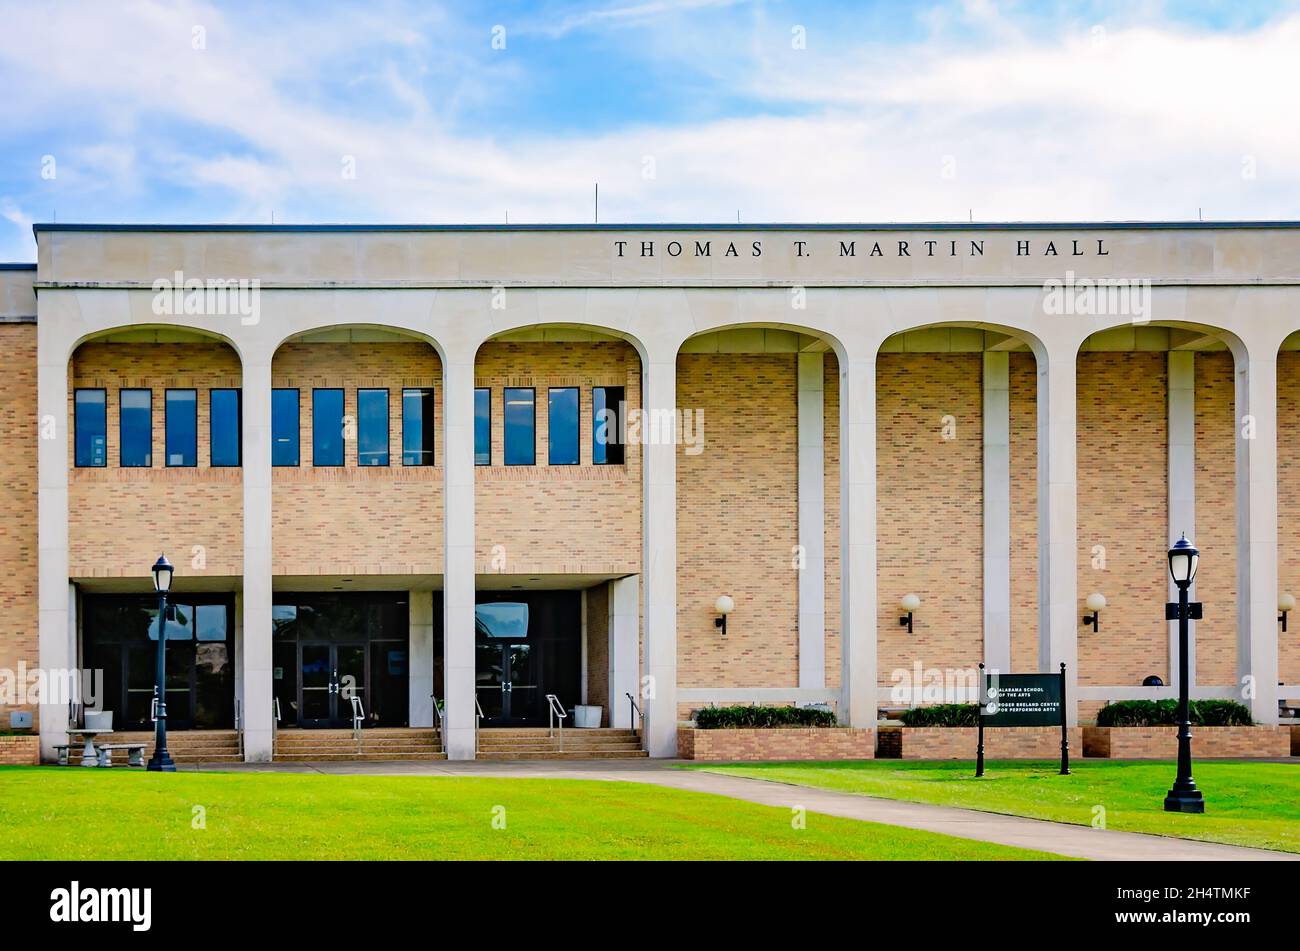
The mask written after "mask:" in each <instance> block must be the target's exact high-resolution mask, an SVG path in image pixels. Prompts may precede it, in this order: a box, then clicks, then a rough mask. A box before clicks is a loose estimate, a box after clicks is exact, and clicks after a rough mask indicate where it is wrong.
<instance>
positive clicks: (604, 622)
mask: <svg viewBox="0 0 1300 951" xmlns="http://www.w3.org/2000/svg"><path fill="white" fill-rule="evenodd" d="M587 702H588V703H590V704H593V705H595V706H598V707H604V708H605V710H604V712H603V713H602V714H601V726H608V725H609V583H608V582H605V583H602V584H598V585H596V586H595V587H592V588H588V589H587Z"/></svg>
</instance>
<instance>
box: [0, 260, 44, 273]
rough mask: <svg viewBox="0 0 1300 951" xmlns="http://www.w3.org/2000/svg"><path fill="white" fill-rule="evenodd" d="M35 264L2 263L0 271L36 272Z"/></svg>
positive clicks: (0, 263)
mask: <svg viewBox="0 0 1300 951" xmlns="http://www.w3.org/2000/svg"><path fill="white" fill-rule="evenodd" d="M34 270H36V265H35V264H26V263H24V262H22V261H0V271H34Z"/></svg>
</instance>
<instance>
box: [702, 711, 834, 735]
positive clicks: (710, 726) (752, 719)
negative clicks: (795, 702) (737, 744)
mask: <svg viewBox="0 0 1300 951" xmlns="http://www.w3.org/2000/svg"><path fill="white" fill-rule="evenodd" d="M835 725H836V723H835V714H833V713H831V711H829V710H818V709H813V708H809V707H747V706H734V707H705V708H704V709H703V710H697V711H696V713H695V726H696V728H697V729H700V730H747V729H759V730H769V729H775V728H777V727H790V726H819V727H820V726H835Z"/></svg>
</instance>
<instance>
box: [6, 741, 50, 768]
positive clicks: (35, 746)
mask: <svg viewBox="0 0 1300 951" xmlns="http://www.w3.org/2000/svg"><path fill="white" fill-rule="evenodd" d="M40 762H41V738H40V737H39V736H35V735H33V736H0V765H4V766H38V765H40Z"/></svg>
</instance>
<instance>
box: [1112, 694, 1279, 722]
mask: <svg viewBox="0 0 1300 951" xmlns="http://www.w3.org/2000/svg"><path fill="white" fill-rule="evenodd" d="M1187 713H1188V719H1190V720H1191V721H1192V723H1193V724H1195V725H1196V726H1251V725H1252V724H1253V723H1254V721H1253V720H1252V719H1251V717H1250V709H1249V708H1248V707H1246V706H1245V705H1243V704H1240V703H1238V702H1237V701H1236V700H1191V701H1189V702H1188V704H1187ZM1177 723H1178V701H1177V700H1120V701H1118V702H1116V703H1110V704H1107V705H1106V706H1104V707H1102V708H1101V709H1100V710H1098V711H1097V726H1174V725H1175V724H1177Z"/></svg>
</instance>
